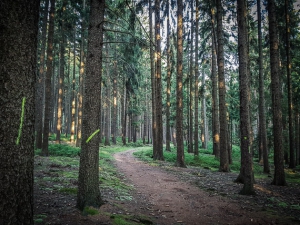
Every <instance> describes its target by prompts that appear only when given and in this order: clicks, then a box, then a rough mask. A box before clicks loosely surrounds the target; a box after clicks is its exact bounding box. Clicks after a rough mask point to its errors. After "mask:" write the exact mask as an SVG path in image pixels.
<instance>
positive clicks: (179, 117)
mask: <svg viewBox="0 0 300 225" xmlns="http://www.w3.org/2000/svg"><path fill="white" fill-rule="evenodd" d="M182 33H183V5H182V0H177V75H176V143H177V160H176V166H179V167H186V166H185V162H184V148H183V147H184V146H183V114H182V109H183V93H182V87H183V84H182V77H183V73H182V69H183V39H182V38H183V36H182Z"/></svg>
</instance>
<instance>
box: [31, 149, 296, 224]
mask: <svg viewBox="0 0 300 225" xmlns="http://www.w3.org/2000/svg"><path fill="white" fill-rule="evenodd" d="M133 151H134V150H129V151H126V152H121V153H117V154H115V156H114V157H115V159H116V160H115V162H114V164H115V166H116V167H117V168H118V171H119V173H120V178H121V179H122V180H123V181H124V182H126V183H127V184H129V185H132V186H133V187H134V188H133V190H132V191H131V193H130V194H131V195H132V199H131V200H130V199H128V200H125V201H124V200H122V201H121V200H116V195H117V193H114V191H113V190H112V189H109V188H108V189H104V190H103V189H102V190H101V193H102V195H103V198H104V199H105V201H106V203H105V204H104V205H103V206H101V207H100V209H98V210H99V212H100V213H99V214H98V215H93V216H91V215H88V216H85V215H83V214H82V213H81V212H79V211H78V210H77V209H76V207H75V206H76V195H74V194H73V195H72V194H65V193H60V192H58V191H56V190H55V188H54V189H53V188H48V189H47V188H45V187H53V185H58V184H57V183H55V184H54V183H53V181H43V182H40V180H41V179H38V180H39V182H35V192H34V200H35V202H34V203H35V205H34V211H35V215H36V218H40V217H42V216H44V218H43V220H42V221H41V222H39V223H36V224H56V225H58V224H64V225H67V224H69V225H73V224H74V225H75V224H82V225H83V224H85V225H90V224H99V225H100V224H113V221H114V219H115V218H117V217H118V216H123V218H125V219H126V221H127V224H159V225H172V224H186V225H187V224H191V225H192V224H300V211H299V208H298V207H292V206H297V205H298V206H299V205H300V188H299V186H296V185H294V186H287V187H276V186H273V185H269V183H270V182H271V178H270V180H269V181H266V180H257V181H256V182H257V183H256V184H255V191H256V193H257V194H256V195H255V196H243V195H239V194H238V192H239V190H240V189H241V188H242V186H241V184H237V183H234V182H233V180H234V179H235V178H236V177H237V174H233V173H221V172H211V171H210V170H207V169H202V168H193V167H190V168H177V167H174V166H173V165H172V164H170V163H167V162H155V163H151V164H147V163H145V162H142V161H140V160H138V159H136V158H135V157H134V156H133V155H132V153H133ZM36 164H37V166H36V167H37V168H41V166H42V165H44V167H43V170H41V169H37V170H35V177H43V176H49V173H50V172H51V170H53V167H55V165H54V166H53V165H52V166H51V165H49V163H48V164H47V159H45V158H38V160H36ZM39 166H40V167H39ZM59 169H60V170H61V169H63V170H71V169H72V168H68V167H65V168H59ZM49 171H50V172H49ZM51 174H52V176H54V175H53V174H55V173H51ZM55 176H56V175H55ZM36 180H37V179H36ZM73 185H74V187H75V186H76V185H77V183H76V179H74V181H73Z"/></svg>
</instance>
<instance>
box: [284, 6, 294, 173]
mask: <svg viewBox="0 0 300 225" xmlns="http://www.w3.org/2000/svg"><path fill="white" fill-rule="evenodd" d="M285 23H286V41H285V44H286V46H285V50H286V71H287V89H288V114H289V148H290V160H289V162H290V163H289V168H295V166H296V165H295V144H294V143H295V140H294V124H293V123H294V118H293V117H294V113H293V87H292V77H291V68H292V63H291V53H290V51H291V43H290V32H291V31H290V15H289V1H288V0H285Z"/></svg>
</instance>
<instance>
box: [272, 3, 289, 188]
mask: <svg viewBox="0 0 300 225" xmlns="http://www.w3.org/2000/svg"><path fill="white" fill-rule="evenodd" d="M268 15H269V36H270V64H271V92H272V114H273V137H274V165H275V171H274V179H273V181H272V184H274V185H286V181H285V173H284V160H283V148H282V111H281V91H280V90H281V85H280V74H279V51H278V46H279V41H278V31H277V21H276V12H275V2H274V1H273V0H268Z"/></svg>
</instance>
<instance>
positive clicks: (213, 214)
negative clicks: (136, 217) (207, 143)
mask: <svg viewBox="0 0 300 225" xmlns="http://www.w3.org/2000/svg"><path fill="white" fill-rule="evenodd" d="M134 151H135V150H129V151H125V152H120V153H117V154H115V155H114V157H115V159H116V166H117V168H118V170H119V172H120V173H123V174H124V176H125V178H126V179H127V181H128V183H129V184H131V185H133V186H134V187H135V191H134V193H133V195H134V196H133V197H134V199H133V201H134V202H135V205H136V209H135V210H141V211H143V212H142V213H144V214H148V215H149V217H152V218H155V219H154V221H155V223H156V224H163V225H167V224H277V223H276V222H275V221H274V220H273V221H272V219H269V218H267V217H266V216H265V215H264V214H263V213H261V212H257V211H249V210H248V209H245V208H244V207H243V206H242V205H240V204H237V203H234V202H232V201H231V200H230V199H228V198H226V197H222V196H220V195H211V194H210V193H209V192H207V191H203V190H201V189H200V188H199V187H196V186H193V185H191V184H189V183H187V182H184V181H182V180H180V179H179V178H178V177H176V176H174V175H173V174H171V173H169V172H167V171H165V170H164V169H162V168H160V167H158V166H151V165H148V164H147V163H145V162H142V161H140V160H138V159H136V158H135V157H134V156H133V155H132V154H133V152H134ZM178 170H179V172H180V170H181V172H183V171H184V170H185V169H184V168H182V169H181V168H178ZM129 210H130V209H129Z"/></svg>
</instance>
